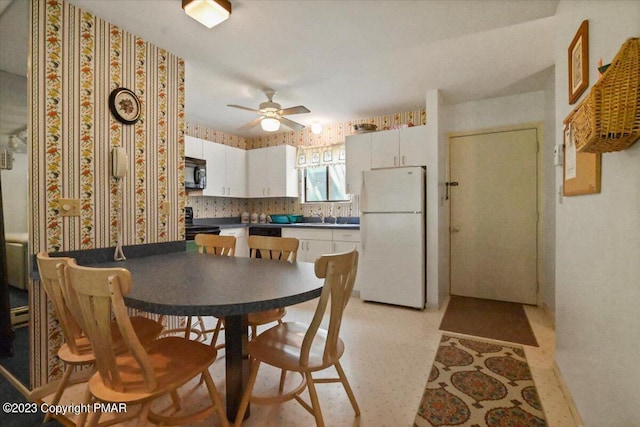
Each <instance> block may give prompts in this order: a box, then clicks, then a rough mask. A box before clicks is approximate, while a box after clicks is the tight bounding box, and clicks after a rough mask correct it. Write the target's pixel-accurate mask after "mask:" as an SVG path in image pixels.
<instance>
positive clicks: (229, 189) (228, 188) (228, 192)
mask: <svg viewBox="0 0 640 427" xmlns="http://www.w3.org/2000/svg"><path fill="white" fill-rule="evenodd" d="M227 195H229V196H230V195H231V187H227Z"/></svg>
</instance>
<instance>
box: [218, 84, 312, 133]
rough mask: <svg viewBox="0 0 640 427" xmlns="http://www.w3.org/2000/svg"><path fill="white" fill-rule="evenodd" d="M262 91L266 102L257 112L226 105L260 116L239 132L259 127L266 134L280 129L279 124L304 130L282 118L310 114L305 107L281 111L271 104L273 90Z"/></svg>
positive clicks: (301, 126)
mask: <svg viewBox="0 0 640 427" xmlns="http://www.w3.org/2000/svg"><path fill="white" fill-rule="evenodd" d="M263 91H264V94H265V95H266V97H267V101H266V102H263V103H261V104H260V106H259V107H258V109H257V110H256V109H255V108H249V107H243V106H242V105H233V104H227V107H233V108H240V109H241V110H247V111H253V112H254V113H258V114H260V117H258V118H256V119H255V120H252V121H251V122H249V123H247V124H246V125H244V126H242V127H241V128H240V130H248V129H251V128H252V127H254V126H257V125H260V126H261V127H262V129H263V130H265V131H267V132H275V131H277V130H278V129H280V124H281V123H282V124H283V125H285V126H287V127H289V128H291V129H293V130H301V129H304V125H301V124H300V123H297V122H294V121H293V120H289V119H287V118H286V117H283V116H288V115H290V114H302V113H310V112H311V111H309V109H308V108H307V107H305V106H303V105H298V106H297V107H289V108H284V109H283V108H281V107H280V104H278V103H277V102H273V96H274V95H275V94H276V91H275V90H273V89H263Z"/></svg>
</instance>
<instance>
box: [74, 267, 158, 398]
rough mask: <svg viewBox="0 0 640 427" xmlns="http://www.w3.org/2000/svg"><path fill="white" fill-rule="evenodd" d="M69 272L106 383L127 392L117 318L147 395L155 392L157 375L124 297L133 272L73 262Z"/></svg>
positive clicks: (115, 389)
mask: <svg viewBox="0 0 640 427" xmlns="http://www.w3.org/2000/svg"><path fill="white" fill-rule="evenodd" d="M66 268H67V271H68V274H67V277H68V279H69V282H70V284H71V287H72V288H73V289H74V291H75V292H76V295H77V299H78V305H79V307H80V310H81V312H82V318H83V323H84V326H85V327H86V330H85V333H86V334H87V336H88V337H89V340H90V341H91V345H92V346H93V348H94V353H95V356H96V365H97V368H98V371H99V372H100V375H101V377H102V379H103V381H104V383H105V384H106V385H107V386H108V387H109V388H111V389H113V390H114V391H118V392H124V391H126V390H124V387H123V383H122V379H121V377H120V372H119V369H118V365H117V363H116V354H115V352H114V346H113V337H112V335H111V326H110V324H111V319H112V316H113V317H114V318H115V321H116V323H117V325H118V329H119V331H120V334H121V335H122V340H123V341H124V343H125V345H126V347H127V348H128V350H129V352H130V353H131V354H132V355H133V357H134V358H135V360H136V362H137V363H138V365H139V368H140V370H141V371H142V373H143V378H144V381H145V387H146V389H147V391H149V392H151V391H153V390H154V389H155V388H156V386H157V382H156V377H155V373H154V370H153V367H152V366H151V363H150V361H149V357H148V355H147V352H146V351H145V350H144V347H143V346H142V344H140V341H139V339H138V337H137V336H136V334H135V331H134V329H133V327H132V325H131V321H130V319H129V315H128V313H127V309H126V306H125V304H124V298H123V297H124V295H127V294H128V293H129V291H130V290H131V274H130V273H129V271H128V270H126V269H124V268H91V267H83V266H79V265H77V264H76V263H75V261H73V260H72V261H70V262H69V263H68V266H67V267H66Z"/></svg>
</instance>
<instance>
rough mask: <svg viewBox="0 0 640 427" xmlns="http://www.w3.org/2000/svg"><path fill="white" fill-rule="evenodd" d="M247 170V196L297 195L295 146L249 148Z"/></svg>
mask: <svg viewBox="0 0 640 427" xmlns="http://www.w3.org/2000/svg"><path fill="white" fill-rule="evenodd" d="M248 170H249V173H248V175H249V183H248V197H256V198H262V197H298V171H297V169H296V148H295V147H293V146H291V145H279V146H277V147H267V148H258V149H256V150H249V151H248Z"/></svg>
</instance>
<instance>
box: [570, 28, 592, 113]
mask: <svg viewBox="0 0 640 427" xmlns="http://www.w3.org/2000/svg"><path fill="white" fill-rule="evenodd" d="M568 56H569V104H574V103H575V102H576V101H577V100H578V98H580V95H582V92H584V91H585V89H586V88H587V87H588V86H589V21H586V20H585V21H582V24H580V28H578V32H577V33H576V35H575V37H573V41H572V42H571V44H570V45H569V51H568Z"/></svg>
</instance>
